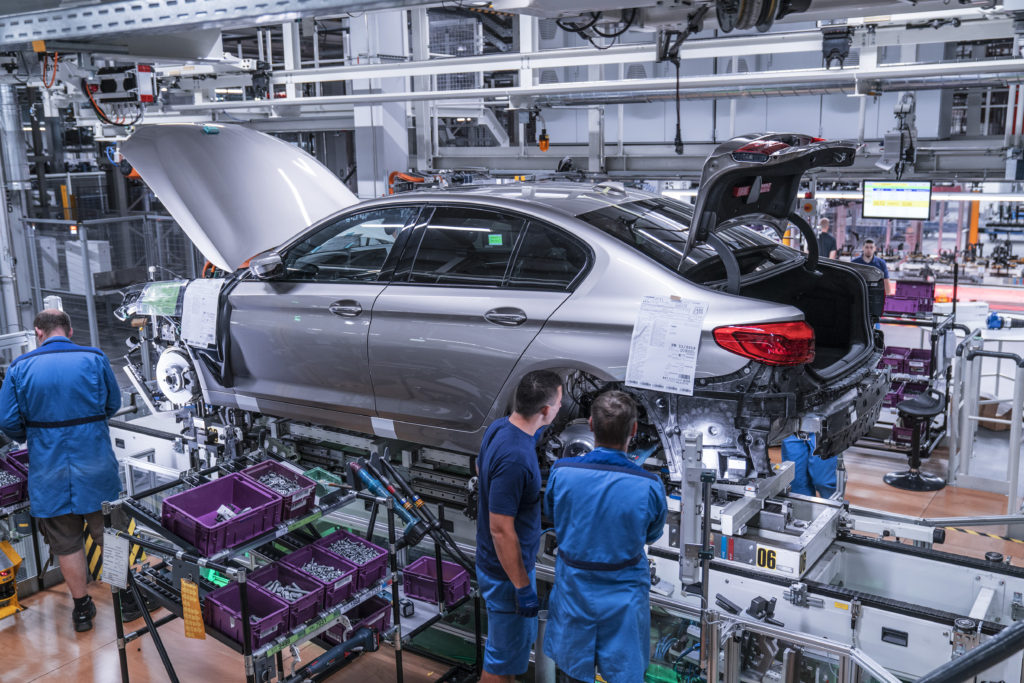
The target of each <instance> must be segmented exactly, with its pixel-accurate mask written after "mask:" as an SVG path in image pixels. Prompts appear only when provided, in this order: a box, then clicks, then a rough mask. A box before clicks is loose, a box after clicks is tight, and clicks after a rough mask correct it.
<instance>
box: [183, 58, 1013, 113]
mask: <svg viewBox="0 0 1024 683" xmlns="http://www.w3.org/2000/svg"><path fill="white" fill-rule="evenodd" d="M932 77H943V78H947V79H961V80H964V81H967V80H969V79H972V78H973V79H977V78H982V77H984V78H986V79H993V78H996V79H999V80H1000V81H1002V82H1006V83H1019V82H1022V81H1024V60H1020V59H993V60H985V61H977V62H949V63H941V64H900V65H894V66H878V67H874V68H870V69H862V68H849V69H842V70H837V69H823V68H817V69H795V70H779V71H757V72H751V73H740V74H718V75H715V74H708V75H702V76H687V77H684V78H682V79H680V81H679V87H680V89H681V90H682V91H683V92H686V91H688V90H700V89H704V90H705V91H707V92H708V93H709V94H708V96H709V97H717V96H719V95H717V94H716V93H715V92H714V90H715V89H716V88H719V89H724V90H727V91H729V92H742V89H749V88H754V89H755V90H759V91H763V92H765V93H767V92H769V91H771V90H772V89H776V88H784V87H787V86H811V85H813V86H815V87H821V88H829V87H842V86H848V87H849V86H853V87H854V88H855V89H856V91H857V92H861V93H870V92H872V89H873V88H874V87H875V84H877V83H885V82H891V81H894V80H900V79H906V80H909V79H924V78H932ZM948 85H949V86H950V87H952V86H954V85H959V86H960V87H968V86H969V85H970V83H969V82H964V83H957V84H954V83H953V81H952V80H950V83H949V84H948ZM933 87H942V86H941V85H940V84H936V85H934V86H933ZM675 88H676V79H675V78H653V79H635V80H615V81H585V82H578V83H552V84H543V85H534V86H525V87H523V86H514V87H510V88H472V89H468V90H433V91H427V92H408V91H405V92H390V93H362V94H357V95H336V96H331V97H306V98H301V100H297V101H296V102H294V103H292V104H295V103H298V102H302V103H303V104H377V103H382V102H415V101H423V100H427V101H441V100H452V99H462V100H465V99H471V98H483V99H489V100H491V101H495V102H496V103H498V104H501V103H504V102H505V101H508V102H509V103H510V104H511V105H512V106H515V105H516V104H517V101H519V100H523V101H524V103H526V102H525V101H527V100H529V99H530V98H537V97H545V96H547V97H550V96H554V95H579V96H588V97H592V96H593V95H594V94H595V93H600V94H617V93H629V92H651V91H666V90H675ZM282 104H284V103H283V102H282V101H281V100H266V101H261V102H203V103H200V104H193V105H179V106H177V107H176V109H177V110H178V111H195V110H209V109H215V110H224V111H228V110H234V109H244V108H250V109H251V108H253V107H279V106H282Z"/></svg>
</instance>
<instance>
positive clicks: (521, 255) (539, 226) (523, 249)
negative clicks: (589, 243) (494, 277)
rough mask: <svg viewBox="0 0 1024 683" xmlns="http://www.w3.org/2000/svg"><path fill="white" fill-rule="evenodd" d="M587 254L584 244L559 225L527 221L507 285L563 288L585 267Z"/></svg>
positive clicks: (570, 284) (567, 286)
mask: <svg viewBox="0 0 1024 683" xmlns="http://www.w3.org/2000/svg"><path fill="white" fill-rule="evenodd" d="M587 256H588V254H587V248H586V247H585V246H584V245H583V244H582V243H581V242H579V240H577V239H575V238H573V237H570V236H569V235H568V234H566V233H565V232H563V231H562V230H559V229H558V228H554V227H552V226H550V225H545V224H544V223H540V222H538V221H530V226H529V227H528V228H527V230H526V235H525V236H524V237H523V240H522V243H521V244H520V245H519V252H518V253H517V254H516V259H515V262H514V263H513V264H512V273H511V275H510V277H509V281H508V286H509V287H513V288H515V289H547V290H554V291H559V292H564V291H566V290H568V289H569V288H570V287H571V286H572V285H573V283H575V282H576V280H577V279H578V277H579V275H580V273H582V272H583V270H584V269H585V268H586V267H587V262H588V258H587Z"/></svg>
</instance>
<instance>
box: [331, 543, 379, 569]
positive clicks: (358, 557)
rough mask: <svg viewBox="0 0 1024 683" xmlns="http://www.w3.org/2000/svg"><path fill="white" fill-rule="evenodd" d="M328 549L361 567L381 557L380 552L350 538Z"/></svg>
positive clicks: (333, 544)
mask: <svg viewBox="0 0 1024 683" xmlns="http://www.w3.org/2000/svg"><path fill="white" fill-rule="evenodd" d="M327 549H328V550H330V551H331V552H332V553H334V554H335V555H341V556H342V557H344V558H345V559H346V560H349V561H350V562H355V563H356V564H360V565H362V564H366V563H367V562H369V561H370V560H373V559H375V558H376V557H378V556H379V555H380V552H379V551H377V550H376V549H375V548H371V547H370V546H368V545H364V544H363V543H360V542H359V541H353V540H351V539H349V538H341V539H338V540H337V541H335V542H334V543H332V544H331V545H330V546H329V547H328V548H327Z"/></svg>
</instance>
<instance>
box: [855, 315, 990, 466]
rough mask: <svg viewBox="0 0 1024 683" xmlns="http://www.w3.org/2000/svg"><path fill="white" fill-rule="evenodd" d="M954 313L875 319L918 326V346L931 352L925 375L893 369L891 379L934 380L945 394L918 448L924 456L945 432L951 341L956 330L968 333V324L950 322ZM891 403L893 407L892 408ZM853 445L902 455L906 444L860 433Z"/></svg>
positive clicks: (883, 424) (888, 425)
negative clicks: (937, 419) (939, 418)
mask: <svg viewBox="0 0 1024 683" xmlns="http://www.w3.org/2000/svg"><path fill="white" fill-rule="evenodd" d="M954 320H955V314H953V313H947V314H935V313H929V314H927V315H925V316H898V315H887V316H884V317H882V318H880V319H879V321H878V322H880V323H881V324H882V325H899V326H906V327H918V328H920V330H921V348H927V349H929V350H930V352H931V371H930V372H929V373H928V375H911V374H906V373H893V374H892V379H893V380H894V381H908V382H913V381H922V380H923V381H926V382H927V384H928V387H929V388H934V387H935V385H936V384H939V383H941V384H942V389H941V391H942V393H943V396H944V398H945V404H946V406H947V411H946V412H944V413H943V416H942V423H941V425H940V426H938V427H937V428H935V429H932V430H930V432H931V438H929V439H928V441H927V442H926V443H924V444H923V445H922V448H921V452H922V457H927V456H928V455H930V454H931V452H932V451H933V450H935V447H936V446H937V445H938V444H939V442H940V441H942V439H943V438H944V437H945V436H946V433H947V431H948V429H949V424H948V417H947V416H948V406H949V405H950V400H949V399H950V395H949V394H950V388H951V385H952V368H953V345H954V344H955V339H956V337H955V334H956V332H958V331H959V332H962V333H963V334H965V335H966V334H969V333H970V331H971V330H970V328H969V327H967V326H966V325H962V324H960V323H956V322H954ZM895 410H896V409H895V407H894V408H893V411H895ZM893 424H895V423H890V422H882V421H879V422H878V423H877V424H876V428H877V427H879V426H881V427H884V428H885V429H887V430H891V428H892V427H893ZM857 445H858V446H859V447H861V448H865V449H871V450H875V451H886V452H899V453H900V454H901V456H905V455H906V453H907V451H908V450H909V449H908V447H906V446H903V445H899V444H897V443H896V442H895V441H894V440H893V439H892V438H891V437H890V438H887V439H880V438H877V437H875V436H871V435H870V434H869V435H868V436H865V437H863V438H862V439H861V440H860V441H858V442H857Z"/></svg>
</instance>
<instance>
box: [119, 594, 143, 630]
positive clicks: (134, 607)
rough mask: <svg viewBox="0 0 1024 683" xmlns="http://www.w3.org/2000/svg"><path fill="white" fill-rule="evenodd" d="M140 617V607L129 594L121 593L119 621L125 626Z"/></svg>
mask: <svg viewBox="0 0 1024 683" xmlns="http://www.w3.org/2000/svg"><path fill="white" fill-rule="evenodd" d="M141 616H142V607H140V606H139V601H138V600H136V599H135V596H134V595H132V594H131V593H121V621H122V622H123V623H125V624H127V623H128V622H129V621H135V620H136V619H138V618H139V617H141Z"/></svg>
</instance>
